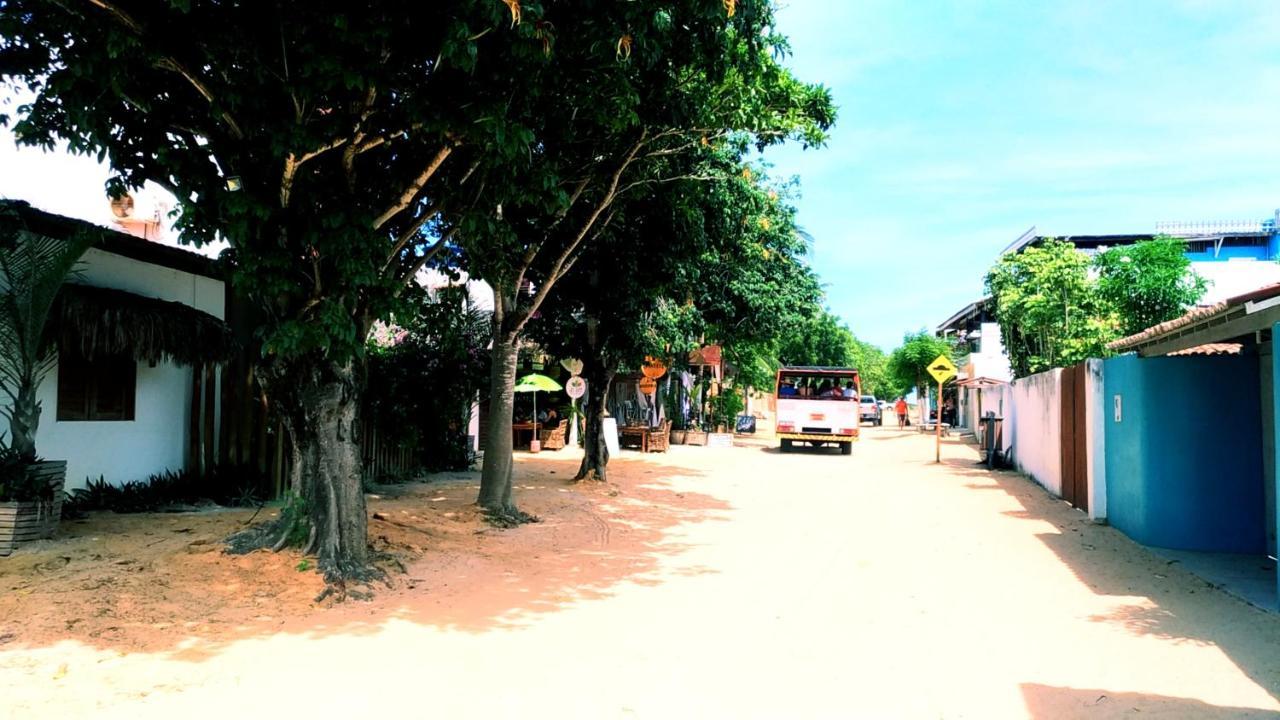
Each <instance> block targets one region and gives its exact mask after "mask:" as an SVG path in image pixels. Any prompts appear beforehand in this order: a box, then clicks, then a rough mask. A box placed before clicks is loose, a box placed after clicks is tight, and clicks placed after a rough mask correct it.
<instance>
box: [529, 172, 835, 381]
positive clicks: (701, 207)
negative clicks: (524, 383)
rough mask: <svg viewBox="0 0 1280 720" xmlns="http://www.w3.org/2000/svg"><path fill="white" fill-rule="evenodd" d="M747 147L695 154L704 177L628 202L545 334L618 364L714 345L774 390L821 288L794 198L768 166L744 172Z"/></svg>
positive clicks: (548, 314) (545, 321) (570, 281)
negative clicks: (797, 325) (782, 353)
mask: <svg viewBox="0 0 1280 720" xmlns="http://www.w3.org/2000/svg"><path fill="white" fill-rule="evenodd" d="M740 150H741V149H740V148H735V149H733V150H732V152H731V151H730V150H728V149H724V150H721V151H716V152H713V153H711V154H709V156H708V157H707V158H705V159H702V160H700V161H697V162H696V174H697V176H698V177H699V178H704V179H692V178H691V179H687V180H684V181H681V182H672V183H664V184H661V185H657V186H655V187H654V188H653V189H652V192H651V194H649V195H647V196H637V197H635V198H627V199H624V200H622V201H620V202H619V203H618V205H617V215H616V216H615V218H614V220H613V222H612V223H611V224H610V226H609V228H608V231H607V233H606V234H605V235H604V236H603V237H602V238H601V240H600V242H599V243H598V245H597V246H596V247H595V248H594V249H593V250H591V251H589V252H587V253H586V254H585V255H584V256H583V258H582V260H580V261H579V267H580V272H579V273H578V274H577V275H575V276H571V277H569V278H567V279H566V280H565V281H564V282H563V284H562V285H561V286H560V288H559V290H558V291H557V293H556V295H555V302H553V303H551V304H550V305H549V306H547V307H546V308H544V310H543V311H542V312H541V314H540V315H541V317H540V318H539V319H538V320H537V321H536V322H535V323H533V324H532V325H531V332H532V333H533V335H534V337H535V338H536V340H537V341H538V343H539V344H540V345H542V346H543V347H546V348H547V349H548V350H550V351H551V352H553V353H555V354H557V355H562V356H573V357H582V358H585V359H594V360H597V361H602V362H605V363H607V364H611V366H612V367H613V368H615V369H616V368H620V367H637V366H639V365H640V364H641V363H642V362H643V361H644V358H645V357H646V356H650V355H652V356H657V357H663V358H666V359H667V361H668V363H669V364H670V365H671V366H672V368H673V370H678V369H681V368H683V367H684V365H685V362H686V359H687V357H688V353H689V352H690V351H691V350H694V349H696V348H697V347H699V346H700V345H701V344H703V343H704V342H714V343H718V344H720V345H722V346H723V348H724V351H725V353H726V359H727V360H728V362H729V363H730V364H732V365H733V366H734V367H735V368H736V371H737V382H738V384H739V385H742V386H755V387H771V386H772V384H773V374H774V372H775V370H776V368H777V360H776V356H777V350H776V345H777V342H778V339H779V337H780V336H781V335H782V334H783V333H784V332H785V331H786V329H787V327H788V326H789V325H790V324H791V320H790V319H791V318H800V317H802V316H803V315H804V314H805V313H808V312H811V311H812V308H813V307H815V306H816V303H817V301H818V298H819V289H818V284H817V280H816V278H815V276H814V274H813V272H812V271H811V270H810V269H809V267H808V266H807V265H806V264H805V262H804V257H803V256H804V253H805V252H806V251H807V246H806V244H805V242H804V240H803V238H802V237H801V235H800V233H799V230H798V229H797V227H796V225H795V209H794V207H793V206H791V205H790V203H789V202H787V200H786V199H785V198H784V197H783V196H782V194H781V193H780V192H779V189H777V188H775V187H774V186H773V185H771V184H770V183H769V181H768V178H767V176H765V175H764V174H763V173H761V172H746V173H744V172H743V166H742V164H741V163H740V161H739V160H740V158H739V155H738V153H739V152H740ZM783 189H785V188H783ZM654 240H658V241H660V242H658V243H655V242H653V241H654ZM592 326H594V328H595V330H594V331H589V328H590V327H592Z"/></svg>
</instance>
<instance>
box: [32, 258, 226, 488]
mask: <svg viewBox="0 0 1280 720" xmlns="http://www.w3.org/2000/svg"><path fill="white" fill-rule="evenodd" d="M78 282H82V283H85V284H88V285H96V286H99V287H108V288H115V289H117V290H125V291H128V292H131V293H134V294H136V295H143V296H145V297H151V298H157V299H160V300H170V301H177V302H181V303H184V304H186V305H190V306H191V307H194V308H196V309H198V310H203V311H204V312H207V313H209V314H210V315H213V316H214V317H217V318H219V319H224V318H225V311H226V308H225V306H224V303H225V295H224V290H223V284H222V282H221V281H218V280H213V279H211V278H206V277H203V276H200V275H193V274H191V273H187V272H182V271H180V270H171V269H169V268H164V267H159V266H156V265H151V264H148V263H143V262H139V261H137V260H133V259H130V258H126V257H121V256H119V255H113V254H110V253H106V252H103V251H101V250H98V249H91V250H89V252H88V253H86V255H85V257H84V263H83V272H82V275H81V278H80V279H79V280H78ZM38 395H39V398H40V402H41V405H42V407H43V411H42V413H41V418H40V429H39V431H38V432H37V434H36V450H37V452H39V454H40V455H41V456H42V457H45V458H48V459H50V460H66V461H67V489H68V490H71V489H73V488H78V487H83V486H84V483H85V478H86V477H92V478H93V479H95V480H96V479H97V478H98V477H99V476H103V477H105V478H106V479H107V480H109V481H111V482H115V483H119V482H124V481H127V480H142V479H145V478H146V477H147V476H149V475H151V474H153V473H158V472H161V471H164V470H179V469H181V468H183V467H184V466H185V461H186V448H187V445H188V438H189V434H190V432H189V428H190V422H191V368H187V367H179V366H176V365H173V364H170V363H164V364H160V365H157V366H156V367H149V366H148V365H146V364H145V363H139V365H138V384H137V395H136V400H135V408H134V409H135V412H134V418H135V419H134V420H133V421H129V422H58V421H57V407H58V370H57V368H54V370H53V372H51V373H50V374H49V376H48V377H47V378H46V379H45V381H44V383H43V384H42V385H41V386H40V391H39V394H38ZM219 396H220V395H219Z"/></svg>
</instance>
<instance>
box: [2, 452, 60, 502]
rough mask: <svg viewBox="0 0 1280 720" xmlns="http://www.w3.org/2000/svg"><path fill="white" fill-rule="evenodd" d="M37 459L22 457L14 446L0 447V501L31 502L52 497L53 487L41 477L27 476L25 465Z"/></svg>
mask: <svg viewBox="0 0 1280 720" xmlns="http://www.w3.org/2000/svg"><path fill="white" fill-rule="evenodd" d="M33 462H39V460H38V459H29V458H24V457H23V456H22V453H20V452H18V451H17V450H16V449H14V448H6V447H0V502H31V501H33V500H48V499H50V498H52V497H53V488H52V487H50V486H49V483H48V482H47V481H46V480H43V479H35V478H31V477H29V476H28V473H27V466H28V465H31V464H32V463H33Z"/></svg>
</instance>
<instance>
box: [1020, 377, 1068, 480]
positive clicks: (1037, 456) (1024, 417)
mask: <svg viewBox="0 0 1280 720" xmlns="http://www.w3.org/2000/svg"><path fill="white" fill-rule="evenodd" d="M1061 391H1062V370H1060V369H1054V370H1049V371H1047V372H1042V373H1039V374H1038V375H1031V376H1028V377H1025V378H1020V379H1018V380H1015V381H1014V382H1013V385H1012V393H1011V394H1012V399H1013V406H1014V408H1015V409H1014V412H1013V413H1012V415H1013V428H1012V430H1013V434H1012V437H1011V438H1010V439H1011V442H1012V443H1013V459H1014V462H1015V463H1016V464H1017V466H1018V469H1019V470H1021V471H1022V472H1024V473H1026V474H1027V475H1030V476H1031V478H1032V479H1034V480H1035V481H1036V482H1038V483H1040V484H1041V485H1043V486H1044V487H1045V489H1046V490H1048V491H1049V492H1050V493H1052V494H1054V495H1056V496H1058V497H1061V496H1062V457H1061V453H1062V416H1061V412H1062V410H1061V402H1060V395H1061Z"/></svg>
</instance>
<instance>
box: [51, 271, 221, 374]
mask: <svg viewBox="0 0 1280 720" xmlns="http://www.w3.org/2000/svg"><path fill="white" fill-rule="evenodd" d="M56 332H57V334H58V345H59V347H60V348H63V349H67V350H73V351H75V352H77V353H78V354H80V355H81V356H83V357H84V358H86V359H88V360H90V361H93V360H96V359H99V358H105V357H113V356H119V355H125V356H129V357H132V358H133V359H134V360H137V361H138V362H146V363H158V362H173V363H175V364H177V365H201V364H205V363H211V364H216V363H222V362H226V361H227V360H229V359H231V356H232V354H233V353H234V350H235V341H234V339H233V338H232V335H231V330H230V328H228V327H227V325H226V323H224V322H222V321H221V320H219V319H218V318H216V317H214V316H213V315H210V314H209V313H206V312H203V311H200V310H197V309H195V308H193V307H191V306H190V305H185V304H183V303H180V302H171V301H167V300H157V299H155V298H148V297H143V296H141V295H135V294H133V293H130V292H125V291H123V290H114V289H111V288H101V287H94V286H90V285H75V284H68V285H64V286H63V287H62V291H61V292H60V293H59V299H58V309H57V315H56Z"/></svg>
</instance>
